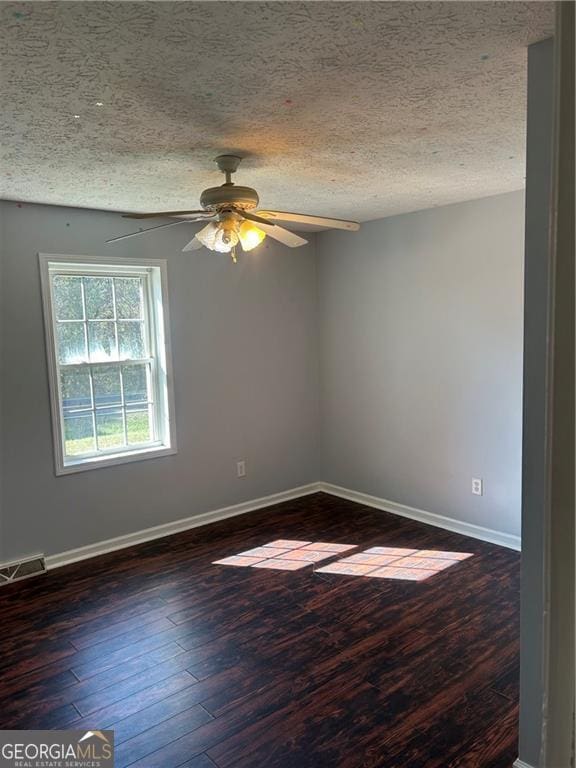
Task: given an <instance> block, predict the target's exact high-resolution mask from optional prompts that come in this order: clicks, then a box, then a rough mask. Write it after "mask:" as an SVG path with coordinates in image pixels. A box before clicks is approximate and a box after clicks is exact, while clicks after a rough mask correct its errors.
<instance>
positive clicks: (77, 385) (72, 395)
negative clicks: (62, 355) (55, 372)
mask: <svg viewBox="0 0 576 768" xmlns="http://www.w3.org/2000/svg"><path fill="white" fill-rule="evenodd" d="M60 390H61V394H62V408H63V409H64V410H66V409H69V408H70V409H76V408H91V407H92V393H91V391H90V374H89V373H88V371H82V370H80V371H79V370H70V371H62V373H61V374H60Z"/></svg>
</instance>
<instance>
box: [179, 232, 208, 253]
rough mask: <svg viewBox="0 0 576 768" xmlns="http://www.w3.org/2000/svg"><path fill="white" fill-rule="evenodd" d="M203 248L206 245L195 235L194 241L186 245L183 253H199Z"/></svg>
mask: <svg viewBox="0 0 576 768" xmlns="http://www.w3.org/2000/svg"><path fill="white" fill-rule="evenodd" d="M203 247H204V244H203V243H201V242H200V240H198V238H197V237H196V235H194V237H193V238H192V240H190V242H189V243H186V245H185V246H184V248H182V253H186V252H187V251H198V250H200V248H203Z"/></svg>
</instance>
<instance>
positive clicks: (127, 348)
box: [118, 322, 146, 360]
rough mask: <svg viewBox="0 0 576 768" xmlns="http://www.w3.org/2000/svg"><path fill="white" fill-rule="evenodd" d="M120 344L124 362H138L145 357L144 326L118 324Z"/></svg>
mask: <svg viewBox="0 0 576 768" xmlns="http://www.w3.org/2000/svg"><path fill="white" fill-rule="evenodd" d="M118 344H119V345H120V357H121V358H122V359H123V360H127V359H128V360H138V359H139V358H142V357H145V356H146V355H145V351H144V324H143V323H135V322H123V323H118Z"/></svg>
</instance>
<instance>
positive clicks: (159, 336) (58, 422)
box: [40, 255, 175, 474]
mask: <svg viewBox="0 0 576 768" xmlns="http://www.w3.org/2000/svg"><path fill="white" fill-rule="evenodd" d="M40 267H41V274H42V294H43V300H44V317H45V325H46V341H47V348H48V349H47V352H48V366H49V374H50V390H51V399H52V418H53V431H54V447H55V455H56V473H57V474H65V473H68V472H76V471H79V470H84V469H92V468H96V467H102V466H108V465H110V464H117V463H120V462H125V461H134V460H137V459H144V458H152V457H155V456H160V455H164V454H168V453H175V442H174V428H173V412H174V409H173V397H172V388H171V366H170V354H169V346H168V344H167V338H166V335H165V329H167V328H168V322H167V300H166V285H165V283H166V279H165V278H166V275H165V263H164V262H161V261H151V260H146V261H145V262H139V263H138V264H131V263H122V262H120V263H119V262H118V260H117V259H90V258H85V257H82V258H80V257H69V256H47V255H41V256H40Z"/></svg>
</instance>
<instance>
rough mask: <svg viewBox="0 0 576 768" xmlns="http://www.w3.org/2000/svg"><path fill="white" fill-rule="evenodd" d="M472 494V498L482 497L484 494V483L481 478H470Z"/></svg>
mask: <svg viewBox="0 0 576 768" xmlns="http://www.w3.org/2000/svg"><path fill="white" fill-rule="evenodd" d="M472 493H473V494H474V496H482V495H483V494H484V483H483V482H482V478H481V477H473V478H472Z"/></svg>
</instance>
